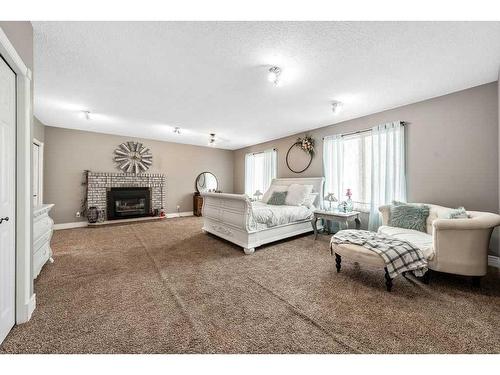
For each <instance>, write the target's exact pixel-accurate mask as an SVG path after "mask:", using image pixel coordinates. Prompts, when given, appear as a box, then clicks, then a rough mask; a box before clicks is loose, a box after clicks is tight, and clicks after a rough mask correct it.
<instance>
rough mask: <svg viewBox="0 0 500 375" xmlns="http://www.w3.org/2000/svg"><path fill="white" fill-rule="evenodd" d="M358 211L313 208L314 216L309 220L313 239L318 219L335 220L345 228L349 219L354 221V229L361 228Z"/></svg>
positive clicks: (315, 235)
mask: <svg viewBox="0 0 500 375" xmlns="http://www.w3.org/2000/svg"><path fill="white" fill-rule="evenodd" d="M359 214H360V212H358V211H351V212H340V211H337V210H334V211H328V210H315V211H314V216H313V218H312V220H311V224H312V227H313V229H314V239H316V238H317V237H318V228H317V227H316V222H317V221H318V219H324V220H328V221H336V222H338V223H339V224H340V225H344V226H345V228H348V227H349V221H354V222H355V223H356V229H360V228H361V221H360V220H359Z"/></svg>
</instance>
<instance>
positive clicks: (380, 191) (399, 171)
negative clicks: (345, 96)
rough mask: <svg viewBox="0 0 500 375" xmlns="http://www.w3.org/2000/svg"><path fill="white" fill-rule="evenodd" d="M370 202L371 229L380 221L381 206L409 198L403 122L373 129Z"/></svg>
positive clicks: (369, 224) (369, 225)
mask: <svg viewBox="0 0 500 375" xmlns="http://www.w3.org/2000/svg"><path fill="white" fill-rule="evenodd" d="M371 151H372V158H371V159H372V162H371V164H372V168H371V174H372V176H371V202H370V219H369V222H368V229H369V230H371V231H376V230H377V228H378V227H379V226H380V224H381V220H380V214H379V211H378V208H379V206H382V205H384V204H388V203H391V202H392V201H393V200H397V201H403V202H406V167H405V163H406V162H405V132H404V126H403V125H402V124H401V122H399V121H398V122H392V123H388V124H384V125H379V126H376V127H374V128H373V129H372V150H371Z"/></svg>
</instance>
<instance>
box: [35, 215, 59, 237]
mask: <svg viewBox="0 0 500 375" xmlns="http://www.w3.org/2000/svg"><path fill="white" fill-rule="evenodd" d="M53 223H54V222H53V221H52V219H51V218H50V217H49V216H48V215H44V216H43V217H41V218H40V219H38V220H36V221H35V222H34V223H33V238H34V240H35V241H36V240H37V239H38V238H39V237H41V236H42V235H43V234H44V233H46V232H47V231H49V230H51V229H52V225H53Z"/></svg>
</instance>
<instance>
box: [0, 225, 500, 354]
mask: <svg viewBox="0 0 500 375" xmlns="http://www.w3.org/2000/svg"><path fill="white" fill-rule="evenodd" d="M200 228H201V219H199V218H180V219H169V220H166V221H164V222H157V223H142V224H134V225H127V226H117V227H107V228H92V229H87V228H85V229H72V230H64V231H58V232H56V233H55V235H54V239H53V249H54V259H55V263H54V264H48V265H46V266H45V267H44V269H43V271H42V273H41V274H40V276H39V277H38V279H37V280H36V283H35V289H36V294H37V305H38V306H37V309H36V311H35V313H34V314H33V318H32V320H31V321H30V322H29V323H27V324H24V325H21V326H18V327H15V328H14V329H13V330H12V332H11V333H10V334H9V336H8V337H7V339H6V340H5V342H4V343H3V345H2V346H1V347H0V352H8V353H445V352H451V353H472V352H477V353H478V352H481V353H499V352H500V329H499V327H500V277H499V276H498V274H496V273H491V274H490V275H489V276H488V277H487V278H486V279H485V280H483V286H482V288H481V289H479V290H478V289H474V288H473V287H472V286H471V285H470V282H469V280H467V279H464V278H460V277H452V276H448V275H437V276H436V277H435V278H434V283H433V284H431V285H429V286H427V285H423V284H422V283H420V282H418V281H416V280H414V279H410V280H408V279H405V278H402V277H400V278H398V279H396V280H395V283H394V290H393V292H392V293H387V292H386V291H385V288H384V277H383V271H382V270H378V269H372V268H366V267H364V266H360V265H356V264H353V263H348V262H347V261H344V262H343V268H342V272H341V273H340V274H337V273H336V272H335V260H334V259H333V258H332V257H331V256H330V254H329V250H328V237H327V236H322V238H321V239H319V240H318V241H316V242H314V241H313V237H312V236H311V235H307V236H302V237H298V238H295V239H292V240H288V241H281V242H279V243H275V244H272V245H269V246H266V247H263V248H261V249H259V250H257V251H256V253H255V254H253V255H251V256H246V255H244V254H243V252H242V251H241V250H240V249H239V248H238V247H236V246H234V245H232V244H230V243H228V242H225V241H222V240H220V239H218V238H216V237H214V236H211V235H206V234H203V233H201V230H200Z"/></svg>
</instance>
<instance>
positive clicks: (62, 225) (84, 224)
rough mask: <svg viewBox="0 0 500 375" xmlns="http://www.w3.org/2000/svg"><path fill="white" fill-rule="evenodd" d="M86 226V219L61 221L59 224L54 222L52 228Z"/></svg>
mask: <svg viewBox="0 0 500 375" xmlns="http://www.w3.org/2000/svg"><path fill="white" fill-rule="evenodd" d="M86 226H87V222H86V221H76V222H74V223H61V224H54V230H60V229H71V228H83V227H86Z"/></svg>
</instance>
